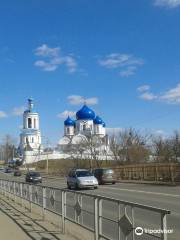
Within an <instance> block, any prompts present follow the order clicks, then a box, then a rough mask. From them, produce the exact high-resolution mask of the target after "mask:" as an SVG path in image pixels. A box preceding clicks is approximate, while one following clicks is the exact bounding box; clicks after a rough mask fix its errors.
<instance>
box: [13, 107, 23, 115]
mask: <svg viewBox="0 0 180 240" xmlns="http://www.w3.org/2000/svg"><path fill="white" fill-rule="evenodd" d="M24 110H25V107H24V106H21V107H15V108H14V109H13V111H12V115H14V116H21V115H22V114H23V112H24Z"/></svg>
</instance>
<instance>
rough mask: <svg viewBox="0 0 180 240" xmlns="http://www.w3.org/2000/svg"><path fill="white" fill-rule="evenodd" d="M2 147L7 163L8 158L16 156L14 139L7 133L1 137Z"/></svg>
mask: <svg viewBox="0 0 180 240" xmlns="http://www.w3.org/2000/svg"><path fill="white" fill-rule="evenodd" d="M2 149H3V153H4V154H3V157H4V161H5V163H8V161H9V160H12V159H13V158H14V157H17V156H18V154H17V148H16V147H15V140H14V139H13V138H12V137H11V136H10V135H9V134H7V135H5V137H4V138H3V142H2Z"/></svg>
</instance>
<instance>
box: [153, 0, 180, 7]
mask: <svg viewBox="0 0 180 240" xmlns="http://www.w3.org/2000/svg"><path fill="white" fill-rule="evenodd" d="M154 5H155V6H160V7H168V8H176V7H179V6H180V0H155V1H154Z"/></svg>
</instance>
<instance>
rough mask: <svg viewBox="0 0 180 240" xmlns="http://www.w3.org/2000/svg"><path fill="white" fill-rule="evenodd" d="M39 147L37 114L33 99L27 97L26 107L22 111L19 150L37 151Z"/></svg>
mask: <svg viewBox="0 0 180 240" xmlns="http://www.w3.org/2000/svg"><path fill="white" fill-rule="evenodd" d="M40 149H41V132H40V130H39V115H38V113H37V112H36V111H35V110H34V104H33V99H32V98H29V99H28V108H27V110H25V111H24V113H23V129H22V132H21V134H20V151H21V153H22V154H23V153H24V151H31V152H32V151H33V152H38V151H40Z"/></svg>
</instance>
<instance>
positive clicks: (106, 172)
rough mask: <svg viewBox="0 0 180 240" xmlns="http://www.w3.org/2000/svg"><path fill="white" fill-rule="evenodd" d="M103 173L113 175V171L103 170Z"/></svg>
mask: <svg viewBox="0 0 180 240" xmlns="http://www.w3.org/2000/svg"><path fill="white" fill-rule="evenodd" d="M103 172H104V173H105V174H113V173H114V171H113V170H112V169H104V170H103Z"/></svg>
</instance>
